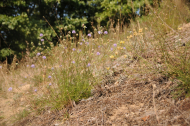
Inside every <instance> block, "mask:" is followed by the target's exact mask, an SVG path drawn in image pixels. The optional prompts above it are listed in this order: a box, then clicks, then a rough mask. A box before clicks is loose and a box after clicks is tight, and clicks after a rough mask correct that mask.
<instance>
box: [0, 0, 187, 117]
mask: <svg viewBox="0 0 190 126" xmlns="http://www.w3.org/2000/svg"><path fill="white" fill-rule="evenodd" d="M167 2H168V1H167ZM167 2H162V4H161V8H162V9H157V10H156V9H155V10H153V9H150V13H149V16H142V17H141V18H137V20H136V21H135V22H133V21H131V24H130V27H126V28H124V29H123V30H124V32H123V33H119V32H118V30H117V29H118V26H117V27H116V31H114V32H113V31H111V30H110V31H107V30H104V29H103V28H99V29H100V30H99V31H98V30H97V29H96V30H94V31H95V32H94V36H95V38H92V33H88V34H87V35H86V36H85V35H83V36H82V35H80V36H82V39H81V41H76V40H75V38H74V37H71V36H75V35H76V32H74V31H72V32H68V34H67V35H66V36H62V38H61V37H60V38H61V41H60V43H59V44H57V45H56V46H55V47H54V45H53V44H52V43H51V42H50V43H49V44H50V45H51V48H52V49H50V48H47V49H43V48H42V47H43V44H44V43H43V42H44V39H43V34H40V35H39V36H40V37H41V41H42V43H40V44H39V46H40V47H39V48H37V49H36V50H35V51H34V53H30V52H29V53H28V55H27V57H26V59H27V61H26V62H24V63H19V64H18V65H19V68H18V69H15V70H14V69H12V70H7V69H6V64H3V65H1V67H0V76H1V78H0V82H1V83H0V86H1V87H0V92H1V93H3V94H4V95H3V96H4V98H14V97H13V96H17V94H20V95H19V97H16V98H15V103H16V104H17V106H19V105H20V103H21V102H19V99H22V105H25V106H27V108H29V110H30V111H31V112H36V113H37V114H40V113H41V112H42V111H44V110H45V109H46V107H50V108H52V109H58V110H59V109H63V108H64V107H66V106H68V105H71V106H73V102H76V103H78V102H79V101H80V100H81V99H86V98H88V97H90V96H91V89H93V87H94V86H95V85H98V84H100V81H101V80H102V79H103V76H104V75H105V74H107V73H108V71H112V72H113V71H114V69H113V68H112V67H113V62H114V61H115V60H117V58H118V57H121V56H123V57H124V58H126V59H127V58H128V59H133V60H137V61H139V64H141V65H142V68H139V69H141V71H133V70H132V71H133V72H134V73H135V72H142V73H143V74H146V73H147V72H148V71H150V70H152V71H154V72H155V73H162V74H167V75H168V76H170V77H172V78H178V79H179V80H181V84H180V86H181V88H180V90H182V92H184V93H186V94H187V92H188V93H189V92H190V88H189V80H190V79H189V78H190V73H189V70H190V62H189V61H190V57H189V47H190V46H189V45H190V44H189V42H187V43H186V46H185V47H179V46H178V47H176V43H173V42H170V43H168V41H167V40H166V39H167V35H168V34H169V33H171V34H173V35H175V34H176V35H179V38H180V37H181V36H180V30H181V27H179V25H180V24H182V23H184V22H185V23H186V22H187V20H189V19H190V17H189V16H188V14H189V12H188V11H185V10H186V9H187V8H184V9H183V8H181V7H182V6H184V5H183V3H177V4H176V3H174V2H171V3H167ZM171 6H176V7H175V8H171ZM168 10H171V11H168ZM179 17H180V19H179ZM153 21H154V22H153ZM155 22H156V23H155ZM174 31H175V32H174ZM73 34H74V35H73ZM180 44H181V43H180ZM31 56H34V57H33V58H30V57H31ZM121 63H122V62H121ZM12 65H14V64H12ZM125 67H126V65H125V64H124V65H123V69H125ZM131 69H133V68H131ZM130 76H131V75H129V77H130ZM137 79H138V78H137ZM181 94H182V93H181ZM5 96H6V97H5ZM29 110H27V112H26V111H23V113H21V115H20V116H19V115H18V116H19V118H18V119H21V118H23V117H25V116H27V114H29V112H28V111H29Z"/></svg>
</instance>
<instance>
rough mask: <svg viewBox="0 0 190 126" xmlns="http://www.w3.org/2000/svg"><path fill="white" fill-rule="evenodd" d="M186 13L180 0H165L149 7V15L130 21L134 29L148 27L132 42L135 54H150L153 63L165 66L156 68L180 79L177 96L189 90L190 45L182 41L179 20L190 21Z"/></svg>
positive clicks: (187, 9)
mask: <svg viewBox="0 0 190 126" xmlns="http://www.w3.org/2000/svg"><path fill="white" fill-rule="evenodd" d="M149 7H150V6H149ZM189 13H190V11H189V8H188V6H187V5H186V4H185V3H184V2H183V1H174V0H172V1H169V0H167V1H162V2H161V3H160V8H157V9H156V8H154V9H153V8H151V7H150V10H149V16H142V17H141V18H138V19H137V22H135V23H131V27H132V28H133V29H137V28H139V27H144V28H146V29H147V31H146V34H143V36H141V37H142V38H140V37H138V38H140V39H138V38H137V39H136V41H137V42H135V43H134V52H135V54H137V56H139V57H144V58H148V57H153V59H154V61H156V62H155V63H156V64H157V63H161V65H162V66H163V67H165V68H167V69H164V70H162V71H159V72H162V73H163V74H166V75H167V76H169V77H171V78H175V79H178V80H180V81H181V82H180V83H179V85H178V86H177V87H176V89H177V90H175V91H176V92H175V93H174V94H176V96H177V97H179V96H182V95H183V96H184V95H186V96H189V94H190V85H189V82H190V73H189V70H190V62H189V61H190V57H189V50H190V46H189V41H187V42H185V43H181V38H183V37H184V34H183V32H181V30H182V27H181V24H184V23H188V22H189V19H190V16H189ZM155 22H156V23H155ZM136 24H137V25H136ZM135 25H136V26H137V27H135ZM133 32H134V33H135V30H134V31H133ZM149 35H151V36H149ZM172 39H173V40H172ZM141 42H143V43H142V44H141ZM136 45H137V46H136Z"/></svg>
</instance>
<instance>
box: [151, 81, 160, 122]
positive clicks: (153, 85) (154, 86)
mask: <svg viewBox="0 0 190 126" xmlns="http://www.w3.org/2000/svg"><path fill="white" fill-rule="evenodd" d="M152 87H153V105H154V112H155V114H156V119H157V121H158V125H159V118H158V114H157V111H156V104H155V99H154V97H155V91H154V89H155V88H156V85H155V84H152Z"/></svg>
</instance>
